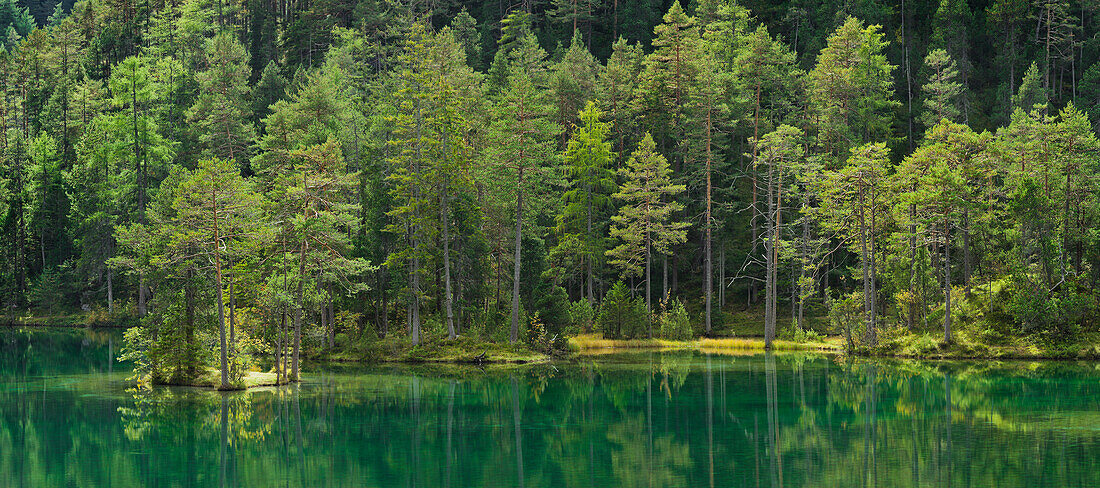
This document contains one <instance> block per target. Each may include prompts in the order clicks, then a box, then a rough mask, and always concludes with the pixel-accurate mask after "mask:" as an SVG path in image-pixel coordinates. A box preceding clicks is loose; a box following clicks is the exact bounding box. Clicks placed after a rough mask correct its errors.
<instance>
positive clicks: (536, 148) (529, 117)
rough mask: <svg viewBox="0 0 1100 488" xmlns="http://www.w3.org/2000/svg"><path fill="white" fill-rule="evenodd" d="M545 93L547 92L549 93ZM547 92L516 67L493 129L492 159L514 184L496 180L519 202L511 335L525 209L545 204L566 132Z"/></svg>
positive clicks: (512, 335)
mask: <svg viewBox="0 0 1100 488" xmlns="http://www.w3.org/2000/svg"><path fill="white" fill-rule="evenodd" d="M544 93H545V92H544ZM544 93H540V92H539V91H538V90H537V89H536V88H535V86H534V85H533V84H532V82H531V79H530V76H529V75H528V74H527V73H526V72H525V71H524V70H523V69H521V68H520V67H518V66H517V67H513V68H512V74H511V76H509V78H508V89H507V90H506V91H505V92H504V93H503V94H502V95H501V99H500V101H499V102H498V103H497V105H496V107H494V115H495V116H494V123H493V125H492V126H491V127H490V133H489V143H490V148H491V149H490V150H489V154H488V155H489V158H490V161H493V163H492V165H493V166H494V167H497V168H499V169H501V170H503V171H495V172H494V173H495V175H496V176H497V177H500V176H505V177H506V178H509V181H510V184H508V185H500V181H499V180H498V181H496V182H495V183H493V186H494V187H496V188H497V191H500V190H505V189H509V190H511V192H513V193H514V194H515V195H514V200H511V201H510V202H509V203H510V205H514V209H515V232H514V234H513V240H514V247H513V252H514V256H513V262H512V264H513V273H512V323H511V329H510V330H509V334H508V339H509V341H511V342H513V343H514V342H516V341H517V340H518V339H519V318H520V310H519V309H520V269H521V267H522V258H523V250H522V244H523V227H524V225H523V224H524V220H525V215H526V214H527V213H531V212H530V210H528V209H527V208H526V207H535V208H536V209H537V208H539V207H540V206H543V205H545V202H546V193H545V190H546V189H548V188H550V187H551V185H550V183H551V178H552V177H554V176H556V174H555V173H556V172H555V171H554V170H555V169H556V165H555V162H556V159H557V153H556V151H555V150H554V148H555V146H556V143H555V141H554V139H555V138H556V137H557V135H558V133H560V132H561V128H560V126H558V125H557V124H555V123H554V121H553V120H552V118H551V109H550V106H549V104H547V103H546V100H545V98H544V97H545V95H544Z"/></svg>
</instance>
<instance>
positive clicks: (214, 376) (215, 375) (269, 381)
mask: <svg viewBox="0 0 1100 488" xmlns="http://www.w3.org/2000/svg"><path fill="white" fill-rule="evenodd" d="M220 383H221V373H220V372H219V371H218V370H217V369H215V368H207V370H206V374H204V375H202V376H200V377H198V378H195V380H194V381H191V382H188V383H183V384H181V383H169V384H167V385H166V386H192V387H196V388H212V389H218V386H219V385H220ZM286 383H287V381H286V380H283V381H279V378H278V375H276V374H275V373H265V372H259V371H249V372H246V373H244V376H243V377H242V378H241V381H240V382H237V383H234V384H232V385H231V387H230V388H228V390H229V391H234V390H236V391H239V390H247V389H249V388H258V387H262V386H279V385H284V384H286Z"/></svg>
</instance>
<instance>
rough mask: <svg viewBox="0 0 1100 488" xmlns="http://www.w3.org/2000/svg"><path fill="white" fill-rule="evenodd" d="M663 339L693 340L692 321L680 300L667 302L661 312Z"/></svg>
mask: <svg viewBox="0 0 1100 488" xmlns="http://www.w3.org/2000/svg"><path fill="white" fill-rule="evenodd" d="M660 334H661V337H662V338H664V339H668V340H673V341H685V340H688V339H691V319H689V318H688V313H687V310H685V309H684V304H683V302H681V301H680V300H678V299H675V298H674V299H672V301H669V302H665V307H664V311H663V312H661V329H660Z"/></svg>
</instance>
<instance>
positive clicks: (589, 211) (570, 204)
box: [558, 102, 618, 303]
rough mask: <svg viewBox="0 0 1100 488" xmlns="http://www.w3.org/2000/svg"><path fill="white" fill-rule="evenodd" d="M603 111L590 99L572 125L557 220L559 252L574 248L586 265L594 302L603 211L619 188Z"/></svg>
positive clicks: (590, 297)
mask: <svg viewBox="0 0 1100 488" xmlns="http://www.w3.org/2000/svg"><path fill="white" fill-rule="evenodd" d="M602 116H603V112H602V111H601V110H600V109H599V107H598V106H597V105H596V104H595V103H594V102H589V103H588V104H587V105H586V106H585V108H584V110H583V111H581V113H580V120H581V122H580V124H579V125H578V126H577V127H576V128H574V130H573V134H572V135H571V136H570V138H569V143H568V145H567V147H566V150H565V164H566V169H565V174H566V182H567V183H566V190H565V193H564V194H563V195H562V202H563V204H564V206H563V208H562V211H561V214H560V216H559V217H558V219H559V224H558V226H559V232H560V233H561V235H562V237H561V240H560V243H559V244H558V249H559V251H562V252H565V251H566V250H565V249H564V248H567V247H570V248H573V251H572V252H574V253H576V254H577V255H578V257H579V260H580V261H581V262H582V263H583V266H584V268H585V271H584V273H585V275H586V279H585V284H586V286H587V288H586V290H587V293H586V295H587V297H588V300H589V301H590V302H593V303H594V302H595V300H596V296H595V293H596V292H595V284H594V282H595V280H596V269H595V268H596V264H597V263H599V262H601V261H600V260H601V259H602V258H603V255H604V251H605V247H606V244H605V240H604V238H603V235H604V231H603V229H604V223H603V222H604V219H605V218H606V217H604V214H603V212H604V211H605V210H606V208H607V207H609V206H610V205H611V203H612V201H611V195H612V194H613V193H615V192H616V191H617V190H618V185H617V184H616V183H615V171H614V170H613V169H611V160H612V158H613V157H614V154H615V153H614V152H612V150H611V149H612V143H611V142H610V141H608V137H609V136H610V131H611V124H610V123H608V122H603V121H601V120H600V118H601V117H602Z"/></svg>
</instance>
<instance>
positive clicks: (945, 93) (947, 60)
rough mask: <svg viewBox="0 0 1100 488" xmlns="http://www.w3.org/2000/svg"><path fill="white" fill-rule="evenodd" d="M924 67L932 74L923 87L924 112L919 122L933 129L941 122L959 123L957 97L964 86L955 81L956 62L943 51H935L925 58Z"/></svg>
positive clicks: (956, 72)
mask: <svg viewBox="0 0 1100 488" xmlns="http://www.w3.org/2000/svg"><path fill="white" fill-rule="evenodd" d="M924 65H925V66H926V67H927V68H928V71H929V72H930V74H929V76H928V83H925V85H924V86H922V87H921V92H923V94H924V112H923V113H922V114H921V116H920V118H919V122H920V123H921V124H924V125H925V127H932V126H934V125H936V124H938V123H939V122H940V121H941V120H949V121H951V122H958V119H959V115H960V113H959V108H958V106H957V105H956V103H957V97H958V96H959V94H961V93H962V91H963V84H962V83H959V82H957V81H955V77H956V76H958V74H959V72H958V70H956V69H955V60H953V59H951V56H950V55H948V54H947V51H944V50H943V49H934V50H932V52H929V53H928V56H925V58H924Z"/></svg>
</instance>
